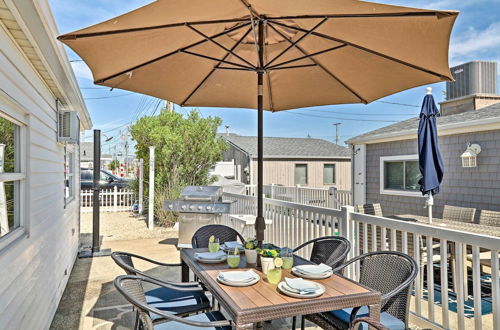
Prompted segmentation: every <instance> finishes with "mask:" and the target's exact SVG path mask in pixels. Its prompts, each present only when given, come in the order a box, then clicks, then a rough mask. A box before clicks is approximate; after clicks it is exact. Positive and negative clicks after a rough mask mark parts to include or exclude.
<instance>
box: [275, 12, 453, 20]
mask: <svg viewBox="0 0 500 330" xmlns="http://www.w3.org/2000/svg"><path fill="white" fill-rule="evenodd" d="M455 14H457V13H455V12H446V11H424V12H418V11H417V12H397V13H366V14H326V15H299V16H267V19H269V20H288V19H314V18H325V17H326V18H384V17H412V16H417V17H419V16H440V15H442V16H451V15H455Z"/></svg>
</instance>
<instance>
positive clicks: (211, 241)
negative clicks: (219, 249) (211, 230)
mask: <svg viewBox="0 0 500 330" xmlns="http://www.w3.org/2000/svg"><path fill="white" fill-rule="evenodd" d="M208 242H209V243H213V242H215V236H214V235H212V236H210V238H209V239H208Z"/></svg>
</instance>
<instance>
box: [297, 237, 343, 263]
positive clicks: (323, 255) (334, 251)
mask: <svg viewBox="0 0 500 330" xmlns="http://www.w3.org/2000/svg"><path fill="white" fill-rule="evenodd" d="M311 244H312V250H311V255H310V257H309V260H310V261H312V262H314V263H315V264H321V263H323V264H326V265H328V266H330V267H332V268H336V267H338V266H340V265H341V264H342V263H343V262H344V261H345V259H346V258H347V254H348V253H349V251H350V250H351V243H350V242H349V241H348V240H347V239H346V238H344V237H340V236H324V237H318V238H315V239H312V240H310V241H307V242H305V243H303V244H301V245H299V246H297V247H296V248H295V249H293V253H296V252H298V251H300V250H301V249H303V248H305V247H306V246H308V245H311Z"/></svg>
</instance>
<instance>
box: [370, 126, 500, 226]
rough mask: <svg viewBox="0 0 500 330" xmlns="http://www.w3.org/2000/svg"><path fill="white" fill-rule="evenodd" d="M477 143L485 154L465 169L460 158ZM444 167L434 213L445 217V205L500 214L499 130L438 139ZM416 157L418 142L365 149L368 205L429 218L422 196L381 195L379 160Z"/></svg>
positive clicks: (482, 153)
mask: <svg viewBox="0 0 500 330" xmlns="http://www.w3.org/2000/svg"><path fill="white" fill-rule="evenodd" d="M469 142H470V143H478V144H479V145H480V146H481V148H482V152H481V153H480V154H479V155H478V158H477V163H478V166H477V167H475V168H463V167H462V163H461V159H460V155H461V154H462V153H463V152H464V151H465V149H466V147H467V143H469ZM439 147H440V150H441V154H442V156H443V161H444V165H445V174H444V180H443V184H442V185H441V192H440V193H439V194H438V195H436V196H435V197H434V204H435V206H434V208H433V211H434V214H435V215H436V216H437V217H440V216H441V215H442V210H443V206H444V205H445V204H449V205H457V206H463V207H475V208H477V209H478V212H476V220H477V216H478V215H479V209H486V210H495V211H500V130H490V131H483V132H473V133H466V134H456V135H447V136H440V137H439ZM412 154H417V141H416V140H415V139H413V140H404V141H395V142H385V143H376V144H368V145H367V149H366V171H367V172H366V202H367V203H381V204H382V211H383V213H384V215H393V214H419V215H426V214H427V209H424V208H423V206H424V199H423V198H422V197H407V196H396V195H385V194H380V157H382V156H396V155H412Z"/></svg>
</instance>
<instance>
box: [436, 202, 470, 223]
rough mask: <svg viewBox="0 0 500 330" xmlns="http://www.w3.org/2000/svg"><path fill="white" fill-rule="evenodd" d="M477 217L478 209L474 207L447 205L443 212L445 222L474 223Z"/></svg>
mask: <svg viewBox="0 0 500 330" xmlns="http://www.w3.org/2000/svg"><path fill="white" fill-rule="evenodd" d="M475 215H476V209H475V208H473V207H460V206H451V205H445V206H444V210H443V219H445V220H452V221H460V222H469V223H473V222H474V216H475Z"/></svg>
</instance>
